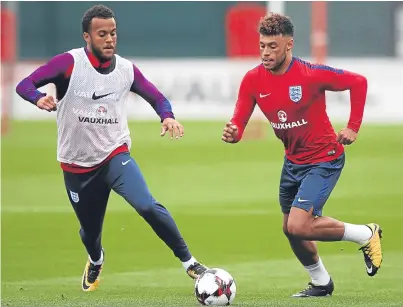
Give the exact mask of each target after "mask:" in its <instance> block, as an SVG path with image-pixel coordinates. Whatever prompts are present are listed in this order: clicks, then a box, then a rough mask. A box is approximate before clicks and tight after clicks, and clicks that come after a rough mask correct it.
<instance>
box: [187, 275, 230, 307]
mask: <svg viewBox="0 0 403 307" xmlns="http://www.w3.org/2000/svg"><path fill="white" fill-rule="evenodd" d="M235 294H236V285H235V281H234V279H233V278H232V276H231V274H229V273H228V272H227V271H225V270H223V269H216V268H215V269H209V270H207V271H205V272H204V273H203V274H202V275H200V277H199V278H198V279H197V280H196V283H195V295H196V298H197V300H198V301H199V303H200V304H202V305H207V306H228V305H230V304H231V303H232V302H233V301H234V298H235Z"/></svg>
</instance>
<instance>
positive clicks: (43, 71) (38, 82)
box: [16, 53, 74, 111]
mask: <svg viewBox="0 0 403 307" xmlns="http://www.w3.org/2000/svg"><path fill="white" fill-rule="evenodd" d="M73 65H74V59H73V56H72V55H71V54H69V53H63V54H59V55H57V56H55V57H53V58H52V59H51V60H50V61H49V62H47V63H46V64H45V65H43V66H41V67H39V68H38V69H36V70H35V71H34V72H33V73H32V74H30V75H29V76H27V77H26V78H24V79H23V80H22V81H21V82H20V83H19V84H18V85H17V87H16V92H17V94H18V95H19V96H20V97H21V98H23V99H24V100H26V101H29V102H30V103H32V104H34V105H36V106H38V107H39V108H41V109H45V110H47V111H52V110H55V109H56V104H55V101H54V98H53V97H52V96H48V95H47V94H46V93H42V92H41V91H39V90H38V88H40V87H42V86H44V85H47V84H49V83H54V84H55V85H56V86H57V83H58V80H60V78H63V77H65V76H66V74H68V73H71V70H72V68H73Z"/></svg>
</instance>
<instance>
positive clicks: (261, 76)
mask: <svg viewBox="0 0 403 307" xmlns="http://www.w3.org/2000/svg"><path fill="white" fill-rule="evenodd" d="M344 90H350V100H351V113H350V119H349V121H348V125H347V127H348V128H351V129H352V130H354V131H355V132H358V130H359V129H360V126H361V122H362V118H363V114H364V106H365V100H366V94H367V80H366V78H365V77H363V76H361V75H359V74H356V73H352V72H349V71H346V70H341V69H335V68H332V67H329V66H325V65H314V64H311V63H308V62H305V61H303V60H301V59H299V58H296V57H294V58H293V59H292V61H291V64H290V66H289V68H288V70H287V71H286V73H285V74H283V75H273V74H271V73H270V72H269V71H268V70H266V69H265V68H264V67H263V65H259V66H257V67H255V68H253V69H252V70H250V71H248V72H247V73H246V75H245V76H244V78H243V80H242V82H241V86H240V89H239V94H238V100H237V103H236V106H235V111H234V115H233V118H232V120H231V121H232V123H233V124H235V125H236V126H237V127H238V131H239V132H238V137H237V140H236V141H239V140H240V139H241V138H242V134H243V132H244V130H245V127H246V125H247V123H248V121H249V119H250V117H251V115H252V112H253V110H254V108H255V106H256V105H258V106H259V108H260V109H261V110H262V112H263V113H264V114H265V116H266V118H267V119H268V120H269V121H270V124H271V126H272V127H273V130H274V133H275V135H276V136H277V137H278V138H279V139H280V140H281V141H282V142H283V144H284V148H285V154H286V156H287V158H288V159H289V160H291V161H292V162H294V163H296V164H311V163H318V162H326V161H330V160H333V159H335V158H336V157H338V156H340V155H341V154H342V153H343V152H344V148H343V145H341V144H339V143H338V142H336V133H335V131H334V129H333V127H332V125H331V123H330V120H329V117H328V115H327V113H326V97H325V91H344Z"/></svg>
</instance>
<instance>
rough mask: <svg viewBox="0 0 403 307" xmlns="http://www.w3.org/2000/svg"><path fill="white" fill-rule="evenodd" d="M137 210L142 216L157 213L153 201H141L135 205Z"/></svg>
mask: <svg viewBox="0 0 403 307" xmlns="http://www.w3.org/2000/svg"><path fill="white" fill-rule="evenodd" d="M134 207H135V209H136V211H137V212H138V214H140V215H141V216H143V217H144V216H149V215H152V214H154V213H155V206H154V203H153V202H152V201H144V202H139V203H137V204H136V205H135V206H134Z"/></svg>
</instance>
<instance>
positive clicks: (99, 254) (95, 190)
mask: <svg viewBox="0 0 403 307" xmlns="http://www.w3.org/2000/svg"><path fill="white" fill-rule="evenodd" d="M102 176H103V175H102V169H99V170H96V171H93V172H90V173H84V174H72V173H68V172H64V180H65V186H66V191H67V195H68V197H69V199H70V202H71V204H72V206H73V208H74V212H75V214H76V216H77V218H78V220H79V222H80V226H81V227H80V231H79V234H80V237H81V240H82V242H83V244H84V246H85V248H86V250H87V253H88V255H89V257H88V260H87V262H86V265H85V268H84V273H83V278H82V289H83V290H84V291H94V290H96V289H97V288H98V285H99V278H100V273H101V271H102V267H103V263H104V252H103V249H102V244H101V238H102V226H103V221H104V216H105V210H106V205H107V202H108V198H109V194H110V190H111V189H110V188H109V186H108V185H107V184H106V183H105V181H104V178H103V177H102Z"/></svg>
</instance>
